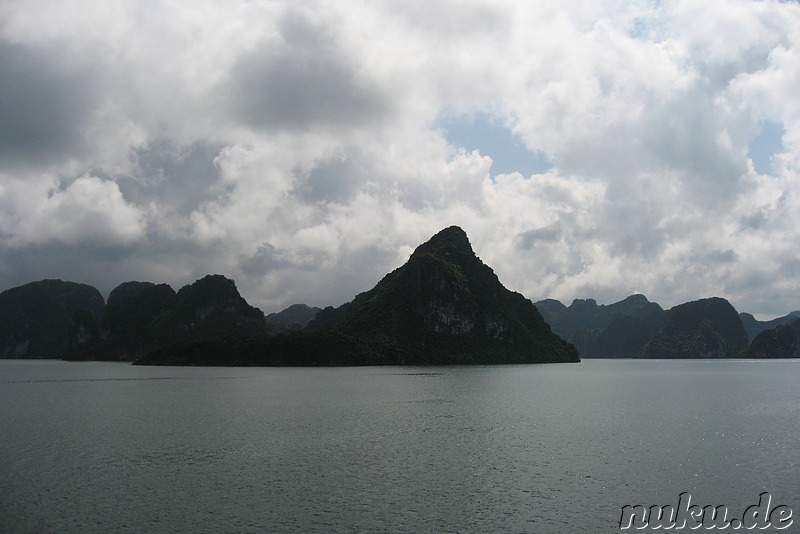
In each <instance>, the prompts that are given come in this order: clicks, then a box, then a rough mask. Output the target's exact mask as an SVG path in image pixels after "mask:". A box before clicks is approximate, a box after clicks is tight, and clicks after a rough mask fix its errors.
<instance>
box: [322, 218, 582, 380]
mask: <svg viewBox="0 0 800 534" xmlns="http://www.w3.org/2000/svg"><path fill="white" fill-rule="evenodd" d="M309 330H312V331H325V330H338V331H340V332H342V333H344V334H346V335H349V336H354V337H357V338H359V339H362V340H364V341H366V342H368V343H369V344H370V345H371V346H373V347H376V352H378V353H379V354H380V356H379V361H378V362H375V363H391V364H403V363H415V364H422V363H425V364H428V363H536V362H572V361H578V355H577V352H576V351H575V348H574V347H573V346H572V345H570V344H569V343H567V342H565V341H564V340H562V339H561V338H560V337H558V336H557V335H555V334H553V333H552V331H551V330H550V327H549V326H547V324H546V323H545V322H544V320H543V318H542V316H541V315H540V314H539V312H538V311H537V310H536V308H535V307H534V306H533V304H532V303H531V302H530V301H529V300H528V299H526V298H525V297H523V296H522V295H520V294H519V293H515V292H513V291H509V290H508V289H506V288H505V287H503V285H502V284H501V283H500V281H499V280H498V278H497V276H496V275H495V273H494V271H492V269H490V268H489V267H488V266H486V265H485V264H484V263H483V262H482V261H481V260H480V259H479V258H478V257H477V256H476V255H475V253H474V252H473V250H472V247H471V245H470V243H469V239H468V238H467V235H466V234H465V233H464V231H463V230H462V229H461V228H459V227H456V226H453V227H450V228H446V229H445V230H442V231H441V232H439V233H438V234H436V235H435V236H433V237H432V238H431V239H430V240H429V241H428V242H426V243H424V244H422V245H420V246H419V247H417V249H416V250H415V251H414V253H413V254H412V255H411V257H410V258H409V260H408V262H407V263H406V264H405V265H403V266H402V267H400V268H398V269H396V270H395V271H393V272H391V273H389V274H388V275H386V276H385V277H384V278H383V279H382V280H381V281H380V282H379V283H378V284H377V285H376V286H375V287H374V288H373V289H371V290H369V291H367V292H365V293H361V294H360V295H358V296H356V297H355V299H353V301H352V302H349V303H347V304H345V305H343V306H341V307H339V308H336V309H334V308H326V309H324V310H322V311H321V312H319V313H318V314H317V316H316V318H315V319H314V320H313V321H312V322H311V323H310V324H309Z"/></svg>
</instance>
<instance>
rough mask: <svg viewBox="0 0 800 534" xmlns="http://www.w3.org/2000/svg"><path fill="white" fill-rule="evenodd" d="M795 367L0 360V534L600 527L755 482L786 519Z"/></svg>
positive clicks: (799, 410) (797, 449) (796, 461)
mask: <svg viewBox="0 0 800 534" xmlns="http://www.w3.org/2000/svg"><path fill="white" fill-rule="evenodd" d="M799 377H800V360H788V361H758V362H754V361H663V360H662V361H658V360H656V361H628V360H589V361H584V362H583V363H581V364H578V365H571V364H561V365H522V366H498V367H414V368H408V367H371V368H365V367H359V368H311V369H305V368H301V369H295V368H255V369H250V368H176V367H134V366H130V365H127V364H118V363H67V362H56V361H48V362H41V361H38V362H37V361H0V532H7V533H14V532H58V533H70V532H75V533H88V532H132V533H133V532H135V533H142V532H156V533H158V532H214V533H217V532H326V533H327V532H531V533H533V532H535V533H548V532H558V533H561V532H564V533H573V532H574V533H578V532H620V530H619V529H618V526H617V524H618V521H619V516H620V508H621V507H622V506H623V505H626V504H644V505H648V506H649V505H651V504H660V505H661V504H677V500H678V495H679V494H680V493H681V492H685V491H688V492H690V493H691V495H692V499H693V502H694V503H697V504H700V505H701V506H702V505H707V504H712V505H719V504H724V505H727V506H728V508H729V509H730V510H731V511H732V512H735V514H736V515H741V514H740V513H741V512H742V511H743V510H744V509H745V508H747V506H749V505H751V504H756V503H757V502H758V495H759V494H760V493H761V492H764V491H768V492H770V493H771V495H772V496H773V499H774V500H775V501H776V502H777V501H780V503H781V504H786V505H789V506H791V507H792V509H793V510H794V513H795V524H794V525H793V526H792V527H791V528H790V529H789V532H798V531H800V529H799V528H798V527H799V526H800V443H798V441H800V387H798V378H799ZM783 532H786V531H783Z"/></svg>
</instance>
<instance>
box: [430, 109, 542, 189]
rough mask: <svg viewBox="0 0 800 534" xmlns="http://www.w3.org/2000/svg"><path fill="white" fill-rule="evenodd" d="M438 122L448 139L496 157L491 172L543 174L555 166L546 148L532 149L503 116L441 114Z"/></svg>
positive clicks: (455, 143)
mask: <svg viewBox="0 0 800 534" xmlns="http://www.w3.org/2000/svg"><path fill="white" fill-rule="evenodd" d="M436 126H437V127H438V128H439V129H441V130H442V132H443V134H444V137H445V139H447V141H448V142H449V143H450V144H452V145H455V146H457V147H459V148H464V149H465V150H466V151H467V152H472V151H473V150H476V149H477V150H478V151H480V153H481V154H482V155H484V156H489V157H490V158H492V168H491V174H492V175H493V176H496V175H498V174H508V173H512V172H515V171H516V172H519V173H520V174H522V175H523V176H530V175H531V174H541V173H543V172H546V171H548V170H549V169H551V168H552V167H553V163H552V162H551V161H550V160H549V159H547V157H546V156H545V155H544V153H542V152H538V151H537V152H531V151H530V150H528V148H527V147H526V146H525V143H524V142H523V141H522V139H520V137H519V136H518V135H516V134H514V133H513V132H512V131H511V130H509V129H508V127H506V125H505V124H503V122H502V121H501V120H500V119H497V118H495V117H492V116H491V115H490V114H488V113H484V112H481V113H474V114H469V115H459V116H456V117H443V118H440V119H439V120H438V121H437V123H436Z"/></svg>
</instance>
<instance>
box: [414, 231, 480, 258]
mask: <svg viewBox="0 0 800 534" xmlns="http://www.w3.org/2000/svg"><path fill="white" fill-rule="evenodd" d="M426 254H430V255H435V256H444V257H448V256H449V257H453V258H464V257H474V256H475V252H474V251H473V250H472V245H471V244H470V242H469V238H468V237H467V233H466V232H465V231H464V230H462V229H461V228H460V227H458V226H450V227H448V228H445V229H444V230H441V231H440V232H438V233H437V234H435V235H434V236H433V237H431V238H430V239H429V240H427V241H426V242H425V243H423V244H421V245H419V246H418V247H417V248H416V250H414V253H413V254H412V255H411V257H412V258H413V257H415V256H416V257H418V256H423V255H426Z"/></svg>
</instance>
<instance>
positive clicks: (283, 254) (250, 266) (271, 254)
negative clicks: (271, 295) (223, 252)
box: [240, 243, 292, 276]
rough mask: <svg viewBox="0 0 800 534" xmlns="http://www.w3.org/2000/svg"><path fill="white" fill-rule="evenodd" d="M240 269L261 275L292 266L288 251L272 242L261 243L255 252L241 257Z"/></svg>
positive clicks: (251, 274)
mask: <svg viewBox="0 0 800 534" xmlns="http://www.w3.org/2000/svg"><path fill="white" fill-rule="evenodd" d="M240 265H241V269H242V272H244V273H245V274H247V275H250V276H263V275H265V274H268V273H270V272H272V271H275V270H279V269H286V268H288V267H292V260H291V259H290V257H289V253H288V252H287V251H285V250H280V249H278V248H277V247H275V246H274V245H273V244H272V243H261V244H260V245H259V246H258V248H257V249H256V251H255V253H254V254H252V255H250V256H246V257H242V258H241V263H240Z"/></svg>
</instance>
